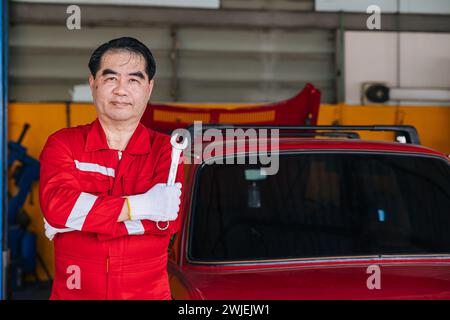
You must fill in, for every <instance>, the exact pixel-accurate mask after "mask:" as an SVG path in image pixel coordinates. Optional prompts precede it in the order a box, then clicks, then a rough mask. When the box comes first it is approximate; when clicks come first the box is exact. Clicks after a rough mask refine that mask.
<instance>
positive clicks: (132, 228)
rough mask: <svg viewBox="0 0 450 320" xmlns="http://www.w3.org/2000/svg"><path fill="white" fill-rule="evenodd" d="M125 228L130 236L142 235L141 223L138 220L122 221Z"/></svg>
mask: <svg viewBox="0 0 450 320" xmlns="http://www.w3.org/2000/svg"><path fill="white" fill-rule="evenodd" d="M124 223H125V227H126V228H127V230H128V234H130V235H138V234H144V233H145V229H144V226H143V224H142V222H141V221H139V220H126V221H124Z"/></svg>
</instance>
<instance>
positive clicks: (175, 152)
mask: <svg viewBox="0 0 450 320" xmlns="http://www.w3.org/2000/svg"><path fill="white" fill-rule="evenodd" d="M177 138H178V133H175V134H174V135H172V137H171V138H170V144H171V145H172V161H171V163H170V169H169V177H168V178H167V185H168V186H173V185H174V184H175V178H176V176H177V169H178V162H179V161H180V155H181V152H182V151H183V150H184V149H186V147H187V145H188V140H187V139H186V138H183V141H182V142H181V143H178V142H177Z"/></svg>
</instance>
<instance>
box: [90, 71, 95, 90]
mask: <svg viewBox="0 0 450 320" xmlns="http://www.w3.org/2000/svg"><path fill="white" fill-rule="evenodd" d="M94 84H95V79H94V77H93V76H92V74H90V75H89V86H90V87H91V92H94Z"/></svg>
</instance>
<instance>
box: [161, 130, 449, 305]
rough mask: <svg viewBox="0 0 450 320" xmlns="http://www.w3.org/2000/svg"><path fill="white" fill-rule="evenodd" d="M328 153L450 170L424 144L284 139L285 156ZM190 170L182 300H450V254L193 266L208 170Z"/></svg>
mask: <svg viewBox="0 0 450 320" xmlns="http://www.w3.org/2000/svg"><path fill="white" fill-rule="evenodd" d="M328 151H332V152H335V153H336V152H337V153H339V152H348V151H350V152H368V153H381V154H387V155H389V154H401V155H406V156H408V155H423V156H430V157H434V158H438V159H441V160H442V161H445V162H446V163H447V164H450V161H449V159H448V157H447V156H446V155H444V154H442V153H439V152H437V151H434V150H431V149H429V148H426V147H423V146H420V145H413V144H402V143H390V142H383V141H376V142H375V141H364V140H343V139H317V138H298V137H297V138H295V137H289V138H283V137H282V138H280V143H279V152H280V155H282V154H283V153H286V152H298V153H303V152H325V153H326V152H328ZM216 156H217V155H216ZM185 166H186V167H185V170H186V171H185V179H186V180H185V191H186V194H188V195H190V196H186V197H185V202H184V204H183V206H184V207H183V208H184V217H183V218H184V220H183V223H182V228H181V231H180V232H179V233H178V234H177V235H176V237H175V238H174V240H173V242H172V244H171V247H170V251H169V264H168V270H169V278H170V285H171V290H172V296H173V298H174V299H176V300H178V299H181V300H183V299H200V300H202V299H226V300H227V299H269V300H272V299H283V300H296V299H450V248H448V251H447V253H443V254H420V255H418V254H411V255H408V254H402V255H396V254H392V255H366V256H338V257H330V256H323V257H314V258H307V257H306V258H304V257H303V258H297V259H296V258H289V259H269V260H258V261H228V262H227V261H223V262H220V261H219V262H217V261H215V262H208V261H191V260H190V259H189V255H188V250H189V237H190V234H189V232H190V231H189V230H190V228H189V226H190V224H191V223H192V203H193V201H194V200H195V197H196V193H195V188H194V186H195V181H196V179H197V172H198V170H199V168H200V167H201V165H200V164H186V165H185ZM447 213H448V214H450V211H449V212H447ZM371 265H376V266H378V267H379V274H380V279H381V289H376V288H375V289H373V288H372V289H369V287H368V284H367V282H368V281H369V280H368V279H369V277H370V276H371V273H370V272H369V271H368V267H369V266H371Z"/></svg>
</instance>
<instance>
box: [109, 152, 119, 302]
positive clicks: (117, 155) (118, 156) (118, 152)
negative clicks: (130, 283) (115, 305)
mask: <svg viewBox="0 0 450 320" xmlns="http://www.w3.org/2000/svg"><path fill="white" fill-rule="evenodd" d="M117 156H118V158H119V162H120V160H121V159H122V151H120V150H119V151H117ZM108 273H109V249H108V256H107V257H106V276H107V277H108ZM108 295H109V294H108V279H107V280H106V298H108Z"/></svg>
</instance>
